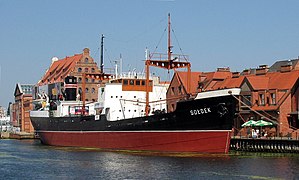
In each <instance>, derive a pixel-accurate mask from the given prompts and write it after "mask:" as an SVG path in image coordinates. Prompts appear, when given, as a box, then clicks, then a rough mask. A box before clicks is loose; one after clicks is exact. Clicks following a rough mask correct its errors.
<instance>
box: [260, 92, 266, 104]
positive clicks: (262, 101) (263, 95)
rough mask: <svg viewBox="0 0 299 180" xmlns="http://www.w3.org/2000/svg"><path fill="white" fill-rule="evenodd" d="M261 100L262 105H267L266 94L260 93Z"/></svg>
mask: <svg viewBox="0 0 299 180" xmlns="http://www.w3.org/2000/svg"><path fill="white" fill-rule="evenodd" d="M259 102H260V105H261V106H264V105H265V94H259Z"/></svg>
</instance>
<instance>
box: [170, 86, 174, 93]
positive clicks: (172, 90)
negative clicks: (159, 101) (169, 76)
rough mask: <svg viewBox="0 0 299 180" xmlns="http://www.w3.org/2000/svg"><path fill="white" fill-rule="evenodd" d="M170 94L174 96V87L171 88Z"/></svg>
mask: <svg viewBox="0 0 299 180" xmlns="http://www.w3.org/2000/svg"><path fill="white" fill-rule="evenodd" d="M171 93H172V95H174V87H171Z"/></svg>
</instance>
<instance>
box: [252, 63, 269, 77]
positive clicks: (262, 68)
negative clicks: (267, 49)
mask: <svg viewBox="0 0 299 180" xmlns="http://www.w3.org/2000/svg"><path fill="white" fill-rule="evenodd" d="M268 70H269V67H268V65H260V66H259V67H258V68H257V69H256V72H255V74H256V75H265V74H266V73H267V72H268Z"/></svg>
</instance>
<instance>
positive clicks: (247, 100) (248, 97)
mask: <svg viewBox="0 0 299 180" xmlns="http://www.w3.org/2000/svg"><path fill="white" fill-rule="evenodd" d="M242 102H244V103H245V104H246V105H247V106H251V95H243V96H242Z"/></svg>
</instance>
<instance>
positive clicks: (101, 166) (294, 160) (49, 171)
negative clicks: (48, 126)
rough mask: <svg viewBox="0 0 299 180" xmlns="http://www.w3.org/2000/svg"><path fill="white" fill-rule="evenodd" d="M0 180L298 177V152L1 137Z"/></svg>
mask: <svg viewBox="0 0 299 180" xmlns="http://www.w3.org/2000/svg"><path fill="white" fill-rule="evenodd" d="M0 159H1V161H0V165H1V166H0V179H37V178H38V179H58V178H59V179H94V178H96V179H299V174H298V173H299V161H298V160H299V156H298V155H296V154H268V153H241V152H232V153H230V154H229V155H196V156H195V155H194V156H191V155H187V156H186V155H185V156H174V155H173V154H171V155H169V156H168V155H167V154H149V153H146V154H144V153H139V152H125V151H120V152H103V151H99V150H96V149H82V148H62V147H50V146H44V145H40V143H39V142H38V141H37V142H36V141H17V140H0Z"/></svg>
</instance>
